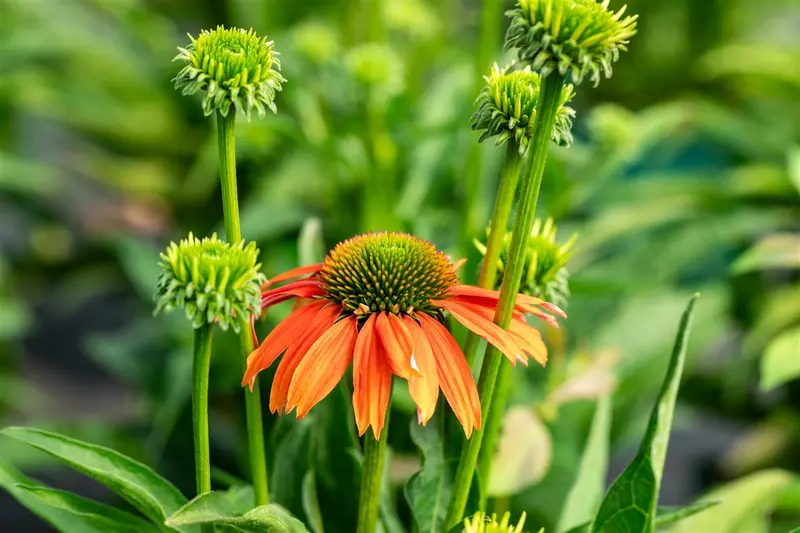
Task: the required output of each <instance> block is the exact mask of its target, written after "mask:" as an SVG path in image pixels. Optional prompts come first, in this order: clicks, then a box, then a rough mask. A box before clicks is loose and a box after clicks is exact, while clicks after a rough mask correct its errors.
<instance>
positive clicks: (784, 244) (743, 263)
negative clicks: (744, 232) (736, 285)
mask: <svg viewBox="0 0 800 533" xmlns="http://www.w3.org/2000/svg"><path fill="white" fill-rule="evenodd" d="M770 268H777V269H797V268H800V235H795V234H791V233H779V234H776V235H769V236H767V237H764V238H763V239H762V240H761V241H759V242H758V243H756V244H755V245H753V247H752V248H750V249H749V250H747V251H746V252H745V253H744V254H743V255H742V256H741V257H739V259H737V260H736V262H735V263H734V264H733V271H734V273H736V274H742V273H745V272H752V271H754V270H763V269H770Z"/></svg>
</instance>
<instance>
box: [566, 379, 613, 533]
mask: <svg viewBox="0 0 800 533" xmlns="http://www.w3.org/2000/svg"><path fill="white" fill-rule="evenodd" d="M610 433H611V398H610V397H609V396H607V395H606V396H601V397H600V398H599V399H598V400H597V407H596V408H595V410H594V416H593V417H592V425H591V428H590V429H589V437H588V438H587V439H586V447H585V448H584V450H583V456H582V457H581V464H580V467H579V468H578V477H577V478H576V479H575V483H574V484H573V485H572V488H571V489H570V491H569V495H568V496H567V501H566V503H565V504H564V508H563V510H562V511H561V518H560V519H559V521H558V527H557V528H556V531H566V530H569V529H570V528H575V527H577V526H578V525H582V524H585V523H591V521H592V518H594V515H595V513H596V512H597V507H598V505H600V500H601V499H602V498H603V490H605V485H606V471H607V470H608V444H609V438H610V435H609V434H610Z"/></svg>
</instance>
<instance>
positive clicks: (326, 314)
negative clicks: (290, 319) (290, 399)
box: [269, 304, 342, 413]
mask: <svg viewBox="0 0 800 533" xmlns="http://www.w3.org/2000/svg"><path fill="white" fill-rule="evenodd" d="M341 312H342V308H341V306H338V305H332V304H328V305H326V306H324V307H323V308H322V309H320V310H319V312H318V313H317V314H316V315H314V317H313V318H311V319H310V320H309V321H308V323H307V325H306V326H305V330H304V331H303V333H301V334H300V337H298V339H297V340H296V341H295V342H293V343H292V345H291V346H289V348H288V349H287V350H286V353H285V354H284V355H283V357H282V358H281V362H280V364H279V365H278V370H277V372H275V377H274V378H273V380H272V389H271V390H270V393H269V409H270V411H272V412H273V413H276V412H278V411H280V410H281V408H282V407H284V406H285V405H286V396H287V394H288V393H289V385H290V384H291V382H292V377H293V376H294V372H295V370H296V369H297V365H299V364H300V361H301V360H302V359H303V356H304V355H305V354H306V352H307V351H308V349H309V348H311V345H313V344H314V343H315V342H316V341H317V339H319V338H320V337H321V336H322V334H323V333H325V332H326V331H327V330H328V329H329V328H330V327H331V326H333V323H334V322H336V318H337V317H338V316H339V315H340V314H341Z"/></svg>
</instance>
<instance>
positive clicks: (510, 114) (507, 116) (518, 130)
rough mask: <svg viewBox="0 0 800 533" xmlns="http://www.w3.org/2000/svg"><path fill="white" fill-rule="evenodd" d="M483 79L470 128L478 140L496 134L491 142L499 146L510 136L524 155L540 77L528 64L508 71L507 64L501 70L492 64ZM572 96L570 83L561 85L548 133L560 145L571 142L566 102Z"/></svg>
mask: <svg viewBox="0 0 800 533" xmlns="http://www.w3.org/2000/svg"><path fill="white" fill-rule="evenodd" d="M483 78H484V79H485V80H486V86H485V87H484V88H483V90H481V93H480V95H479V96H478V99H477V100H476V104H477V106H478V109H477V110H476V111H475V113H474V114H473V115H472V129H473V130H475V131H480V132H481V136H480V139H479V142H483V141H485V140H486V139H489V138H491V137H496V139H495V145H497V146H499V145H501V144H503V143H505V142H506V141H508V140H509V139H513V140H514V142H516V143H517V144H518V145H519V152H520V154H524V153H525V151H526V150H527V149H528V143H529V142H530V139H531V135H533V123H534V122H535V118H536V104H537V103H538V102H539V87H540V82H541V77H540V76H539V74H537V73H536V72H533V71H531V69H530V67H529V66H525V67H524V68H522V69H520V70H510V68H509V67H506V68H504V69H501V68H500V67H499V66H498V65H497V63H495V64H494V65H493V66H492V70H491V71H490V72H489V75H488V76H484V77H483ZM574 95H575V90H574V88H573V87H572V85H570V84H566V85H564V88H563V89H562V90H561V103H560V104H559V108H558V111H556V121H555V125H554V126H553V135H552V139H553V141H554V142H555V143H556V144H558V145H560V146H569V145H570V144H572V131H571V130H572V118H573V117H574V116H575V110H574V109H572V108H571V107H569V106H568V105H567V104H568V103H569V102H570V101H571V100H572V97H573V96H574Z"/></svg>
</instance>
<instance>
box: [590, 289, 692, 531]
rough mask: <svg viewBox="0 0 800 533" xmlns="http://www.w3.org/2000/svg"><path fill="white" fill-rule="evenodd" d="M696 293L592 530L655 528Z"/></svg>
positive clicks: (682, 319) (685, 312) (643, 529)
mask: <svg viewBox="0 0 800 533" xmlns="http://www.w3.org/2000/svg"><path fill="white" fill-rule="evenodd" d="M697 296H698V295H694V296H693V297H692V299H691V300H690V301H689V305H688V306H687V308H686V311H684V313H683V317H682V318H681V323H680V326H679V329H678V336H677V339H676V341H675V347H674V349H673V351H672V357H671V358H670V363H669V367H668V369H667V375H666V377H665V379H664V383H663V385H662V388H661V392H660V393H659V395H658V401H657V403H656V405H655V406H654V407H653V411H652V412H651V414H650V421H649V423H648V427H647V432H646V433H645V437H644V440H643V441H642V444H641V445H640V447H639V451H638V453H637V454H636V457H635V458H634V459H633V461H632V462H631V463H630V464H629V465H628V467H627V468H626V469H625V470H624V471H623V472H622V474H621V475H620V476H619V477H618V478H617V479H616V481H614V483H613V484H612V485H611V487H610V488H609V489H608V492H607V493H606V496H605V498H604V499H603V502H602V504H601V505H600V510H599V511H598V512H597V516H596V517H595V520H594V524H592V532H593V533H652V531H653V530H654V528H655V518H656V504H657V502H658V490H659V487H660V485H661V474H662V472H663V470H664V460H665V459H666V455H667V445H668V444H669V433H670V428H671V427H672V414H673V411H674V409H675V399H676V397H677V395H678V387H679V385H680V380H681V374H682V373H683V363H684V360H685V359H686V343H687V341H688V338H689V329H690V326H691V321H692V315H693V311H694V304H695V302H696V301H697Z"/></svg>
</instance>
